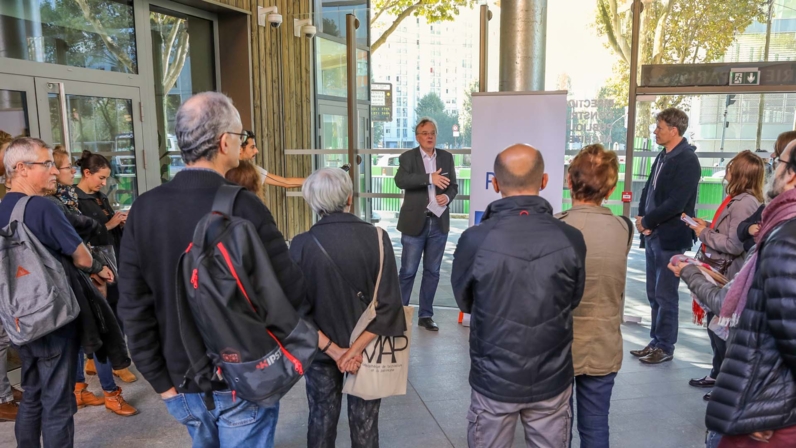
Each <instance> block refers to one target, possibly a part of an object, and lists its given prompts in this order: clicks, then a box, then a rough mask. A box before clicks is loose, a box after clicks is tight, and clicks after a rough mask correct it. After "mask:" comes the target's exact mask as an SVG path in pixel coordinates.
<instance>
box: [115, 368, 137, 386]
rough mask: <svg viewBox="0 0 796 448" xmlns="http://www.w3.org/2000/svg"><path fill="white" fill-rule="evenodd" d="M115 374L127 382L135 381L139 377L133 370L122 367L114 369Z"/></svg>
mask: <svg viewBox="0 0 796 448" xmlns="http://www.w3.org/2000/svg"><path fill="white" fill-rule="evenodd" d="M113 376H115V377H118V378H119V379H120V380H122V381H124V382H125V383H133V382H135V380H137V379H138V378H136V377H135V375H134V374H133V372H131V371H130V369H122V370H114V371H113Z"/></svg>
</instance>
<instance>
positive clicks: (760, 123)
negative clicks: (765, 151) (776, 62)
mask: <svg viewBox="0 0 796 448" xmlns="http://www.w3.org/2000/svg"><path fill="white" fill-rule="evenodd" d="M773 14H774V1H773V0H769V3H768V20H767V21H766V48H765V51H764V52H763V61H765V62H768V51H769V49H770V48H771V18H772V17H773ZM765 103H766V102H765V95H763V94H762V93H761V94H760V104H759V105H758V106H757V136H756V137H755V150H758V149H760V146H761V143H760V142H761V140H762V139H763V110H764V107H765Z"/></svg>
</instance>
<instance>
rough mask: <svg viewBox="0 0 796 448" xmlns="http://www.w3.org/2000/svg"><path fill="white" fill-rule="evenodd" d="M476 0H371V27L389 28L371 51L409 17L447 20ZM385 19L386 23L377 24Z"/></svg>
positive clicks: (437, 20) (372, 46) (430, 20)
mask: <svg viewBox="0 0 796 448" xmlns="http://www.w3.org/2000/svg"><path fill="white" fill-rule="evenodd" d="M473 5H475V0H374V1H372V2H371V4H370V6H371V14H372V15H371V19H370V27H371V29H372V30H375V29H381V28H383V27H384V26H386V27H387V28H386V29H385V30H384V31H383V32H382V33H381V35H380V36H379V37H378V38H377V39H376V40H375V41H374V42H372V43H371V44H370V51H371V53H374V52H376V50H378V49H379V47H381V46H382V45H383V44H384V43H385V42H386V41H387V39H388V38H389V37H390V36H391V35H392V33H394V32H395V30H397V29H398V27H399V26H400V25H401V22H403V21H404V20H405V19H407V18H409V17H412V16H414V17H423V18H424V19H426V22H427V23H436V22H445V21H450V20H453V19H454V18H456V16H457V15H459V8H472V7H473ZM379 19H383V22H384V24H383V25H382V24H377V22H378V21H379Z"/></svg>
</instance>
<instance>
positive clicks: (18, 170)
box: [0, 138, 93, 447]
mask: <svg viewBox="0 0 796 448" xmlns="http://www.w3.org/2000/svg"><path fill="white" fill-rule="evenodd" d="M3 163H4V165H5V169H6V172H7V174H8V176H9V178H10V180H11V189H10V190H9V191H8V193H7V194H6V196H5V198H4V199H3V201H2V202H0V228H3V227H6V226H7V225H8V223H9V221H10V219H11V213H12V211H13V210H14V206H16V205H17V202H19V200H21V199H22V198H24V197H25V196H31V199H30V200H29V202H28V204H27V207H26V209H25V216H24V221H25V225H26V226H27V228H28V229H29V230H30V232H31V233H32V234H33V235H34V236H36V238H37V239H38V240H39V242H40V243H41V244H42V245H43V246H44V247H45V248H46V249H47V250H48V251H49V252H50V253H51V254H52V255H53V256H54V257H55V258H56V259H59V260H60V259H61V256H62V255H64V256H67V257H71V259H72V261H73V262H74V264H75V266H76V267H78V268H79V269H81V270H83V271H86V270H90V269H91V266H92V262H93V259H92V257H91V253H90V252H89V250H88V248H87V247H86V245H85V244H83V240H82V239H81V238H80V236H78V234H77V232H76V231H75V229H74V228H73V227H72V225H71V224H69V221H67V219H66V216H65V215H64V213H63V212H61V210H60V209H59V208H58V206H57V205H55V204H54V203H52V202H51V201H50V200H49V199H47V198H44V197H41V196H46V195H48V194H50V192H51V191H53V190H55V186H56V175H57V174H58V168H57V167H56V166H55V162H54V161H53V154H52V151H51V150H50V148H49V147H48V146H47V144H46V143H44V142H43V141H41V140H39V139H35V138H17V139H15V140H13V141H12V142H11V144H10V145H9V146H8V148H7V149H6V153H5V155H4V157H3ZM22 275H25V274H24V273H23V274H22ZM0 281H3V279H0ZM78 320H79V319H78ZM78 320H75V321H72V322H70V323H68V324H66V325H64V326H63V327H61V328H59V329H57V330H55V331H53V332H51V333H49V334H47V335H45V336H42V337H41V338H39V339H36V340H35V341H32V342H29V343H27V344H25V345H22V346H20V347H19V356H20V358H21V359H22V387H23V388H24V389H25V394H24V395H23V397H22V402H21V404H20V406H19V410H18V414H17V419H16V426H15V428H14V431H15V433H16V439H17V445H19V446H25V447H27V446H39V445H40V443H39V439H40V438H42V439H43V441H44V446H46V447H56V446H57V447H71V446H73V444H74V432H75V430H74V419H73V416H74V414H75V412H77V405H76V403H75V396H74V394H73V391H74V387H75V375H76V371H77V367H76V366H77V353H78V348H79V344H80V341H79V337H78V331H79V327H78V325H79V323H78Z"/></svg>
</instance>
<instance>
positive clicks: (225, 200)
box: [211, 185, 243, 216]
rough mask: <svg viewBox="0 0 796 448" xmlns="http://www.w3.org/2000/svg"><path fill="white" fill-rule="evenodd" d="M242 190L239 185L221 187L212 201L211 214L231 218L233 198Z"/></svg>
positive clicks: (233, 204)
mask: <svg viewBox="0 0 796 448" xmlns="http://www.w3.org/2000/svg"><path fill="white" fill-rule="evenodd" d="M241 190H243V187H241V186H240V185H222V186H221V187H219V188H218V191H217V192H216V197H215V199H213V209H212V210H211V211H212V212H219V213H223V214H224V215H227V216H232V209H233V207H234V206H235V198H237V197H238V193H240V191H241Z"/></svg>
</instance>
